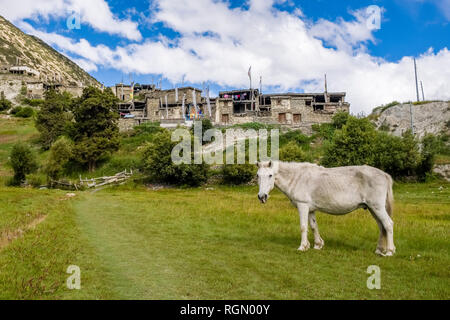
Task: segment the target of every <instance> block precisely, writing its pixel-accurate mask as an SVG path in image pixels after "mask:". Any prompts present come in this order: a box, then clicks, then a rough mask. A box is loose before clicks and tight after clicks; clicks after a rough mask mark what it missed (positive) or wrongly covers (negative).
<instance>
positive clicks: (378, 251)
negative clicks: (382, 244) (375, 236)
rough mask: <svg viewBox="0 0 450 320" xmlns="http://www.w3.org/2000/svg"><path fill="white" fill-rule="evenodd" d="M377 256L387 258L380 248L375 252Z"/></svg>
mask: <svg viewBox="0 0 450 320" xmlns="http://www.w3.org/2000/svg"><path fill="white" fill-rule="evenodd" d="M375 254H377V255H379V256H382V257H384V256H385V254H384V252H383V251H382V250H381V249H379V248H377V250H375Z"/></svg>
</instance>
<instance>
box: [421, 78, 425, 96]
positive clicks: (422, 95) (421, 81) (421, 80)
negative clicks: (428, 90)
mask: <svg viewBox="0 0 450 320" xmlns="http://www.w3.org/2000/svg"><path fill="white" fill-rule="evenodd" d="M420 88H421V89H422V101H425V94H424V93H423V83H422V80H421V81H420Z"/></svg>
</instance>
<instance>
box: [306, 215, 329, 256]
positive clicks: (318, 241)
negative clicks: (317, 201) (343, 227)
mask: <svg viewBox="0 0 450 320" xmlns="http://www.w3.org/2000/svg"><path fill="white" fill-rule="evenodd" d="M309 225H310V226H311V229H312V231H313V232H314V249H317V250H320V249H322V247H323V245H324V244H325V242H324V241H323V239H322V238H321V237H320V234H319V227H318V225H317V221H316V214H315V213H314V211H311V212H310V213H309Z"/></svg>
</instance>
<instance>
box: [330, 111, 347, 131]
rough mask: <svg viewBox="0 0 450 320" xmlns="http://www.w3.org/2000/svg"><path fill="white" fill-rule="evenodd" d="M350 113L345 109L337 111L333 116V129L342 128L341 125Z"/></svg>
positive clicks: (345, 121)
mask: <svg viewBox="0 0 450 320" xmlns="http://www.w3.org/2000/svg"><path fill="white" fill-rule="evenodd" d="M349 117H350V114H349V113H348V112H345V111H339V112H338V113H336V114H335V115H334V116H333V119H332V122H331V123H332V125H333V127H334V128H335V129H342V127H343V126H344V125H345V124H346V123H347V121H348V119H349Z"/></svg>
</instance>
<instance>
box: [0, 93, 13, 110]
mask: <svg viewBox="0 0 450 320" xmlns="http://www.w3.org/2000/svg"><path fill="white" fill-rule="evenodd" d="M11 107H12V102H11V101H9V100H8V99H6V98H5V94H4V93H3V91H2V94H1V97H0V111H8V110H9V109H11Z"/></svg>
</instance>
